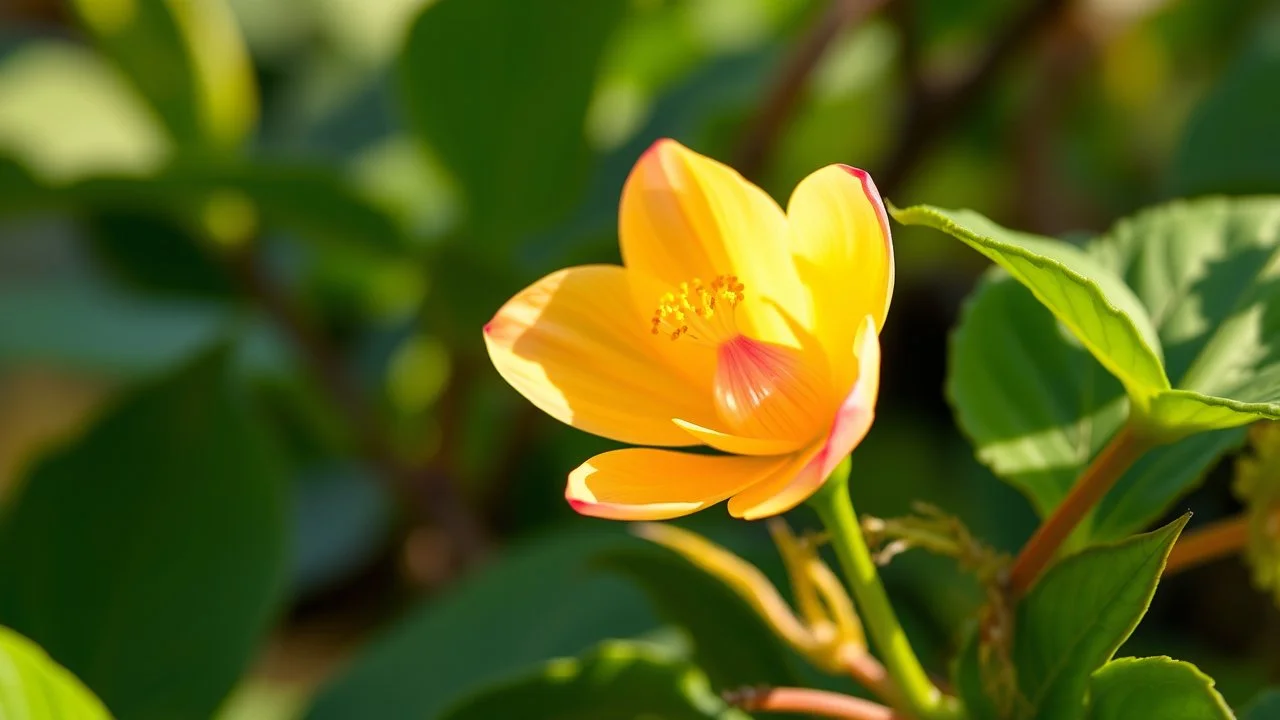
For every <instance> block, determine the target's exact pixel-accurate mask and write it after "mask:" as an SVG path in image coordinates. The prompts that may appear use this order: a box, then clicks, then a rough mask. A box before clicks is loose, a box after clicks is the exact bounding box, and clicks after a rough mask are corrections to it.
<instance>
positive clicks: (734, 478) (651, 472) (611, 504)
mask: <svg viewBox="0 0 1280 720" xmlns="http://www.w3.org/2000/svg"><path fill="white" fill-rule="evenodd" d="M790 459H791V458H790V456H786V455H784V456H769V457H747V456H740V455H694V454H691V453H683V452H675V451H672V450H651V449H648V448H629V449H626V450H614V451H612V452H607V453H604V454H601V455H597V456H595V457H593V458H591V459H590V460H588V461H587V462H585V463H583V464H582V465H581V466H580V467H578V469H577V470H574V471H573V472H572V473H570V474H569V484H568V486H567V487H566V488H565V493H564V495H565V499H567V500H568V501H569V504H570V505H572V506H573V509H574V510H577V511H578V512H580V513H582V514H583V515H591V516H594V517H603V518H610V519H613V520H664V519H667V518H673V517H679V516H681V515H688V514H689V513H692V512H696V511H698V510H701V509H703V508H705V507H707V506H709V505H714V504H716V503H718V502H720V501H721V500H724V499H725V498H727V497H729V496H730V495H733V494H734V493H736V492H738V491H739V490H742V489H743V488H745V487H747V486H749V485H752V484H754V483H757V482H760V481H761V480H763V479H765V478H767V477H769V476H770V475H771V474H772V473H774V472H775V471H777V470H778V468H780V467H783V466H785V465H786V464H787V463H788V462H789V461H790Z"/></svg>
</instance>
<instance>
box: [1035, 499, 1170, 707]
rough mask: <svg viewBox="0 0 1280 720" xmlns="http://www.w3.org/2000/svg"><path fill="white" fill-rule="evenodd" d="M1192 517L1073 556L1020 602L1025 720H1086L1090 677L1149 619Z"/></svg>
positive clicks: (1059, 564) (1051, 572)
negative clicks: (1174, 551)
mask: <svg viewBox="0 0 1280 720" xmlns="http://www.w3.org/2000/svg"><path fill="white" fill-rule="evenodd" d="M1188 517H1189V516H1183V517H1182V518H1179V519H1178V520H1176V521H1174V522H1173V523H1170V524H1169V525H1166V526H1165V527H1163V528H1161V529H1159V530H1156V531H1154V532H1150V533H1146V534H1144V535H1137V536H1135V537H1133V538H1130V539H1128V540H1124V541H1121V542H1119V543H1116V544H1114V545H1103V546H1097V547H1093V548H1090V549H1088V550H1085V551H1083V552H1081V553H1079V554H1078V555H1073V556H1071V557H1069V558H1066V559H1065V560H1063V561H1062V562H1060V563H1058V564H1057V565H1055V566H1054V567H1053V568H1052V569H1050V570H1049V572H1048V573H1046V574H1045V576H1044V577H1043V578H1042V579H1041V580H1040V582H1039V583H1037V584H1036V586H1035V587H1034V588H1032V590H1031V592H1030V593H1028V594H1027V596H1026V597H1025V598H1023V600H1022V601H1021V602H1020V603H1019V604H1018V608H1017V612H1016V615H1015V619H1014V629H1013V655H1012V657H1013V664H1014V667H1015V668H1016V669H1017V674H1018V690H1019V694H1020V701H1019V703H1018V707H1019V710H1020V711H1022V712H1023V715H1022V717H1026V718H1036V719H1037V720H1056V719H1058V718H1079V717H1080V716H1081V707H1082V704H1083V702H1084V697H1085V693H1086V691H1087V687H1088V682H1089V675H1090V674H1092V673H1093V672H1094V671H1095V670H1097V669H1098V668H1100V667H1102V665H1103V664H1104V663H1106V662H1107V661H1108V660H1110V659H1111V656H1112V655H1114V654H1115V652H1116V650H1118V649H1120V645H1121V644H1123V643H1124V641H1125V640H1126V639H1128V637H1129V634H1130V633H1132V632H1133V630H1134V628H1136V627H1137V626H1138V622H1139V621H1140V620H1141V619H1142V616H1143V615H1144V614H1146V612H1147V605H1148V604H1149V603H1150V602H1151V597H1152V596H1153V595H1154V594H1155V591H1156V584H1157V582H1159V579H1160V573H1161V572H1162V571H1163V570H1164V563H1165V558H1166V557H1168V555H1169V551H1170V550H1171V549H1173V544H1174V542H1175V541H1176V540H1177V539H1178V535H1179V533H1181V532H1182V528H1183V526H1184V525H1186V523H1187V518H1188Z"/></svg>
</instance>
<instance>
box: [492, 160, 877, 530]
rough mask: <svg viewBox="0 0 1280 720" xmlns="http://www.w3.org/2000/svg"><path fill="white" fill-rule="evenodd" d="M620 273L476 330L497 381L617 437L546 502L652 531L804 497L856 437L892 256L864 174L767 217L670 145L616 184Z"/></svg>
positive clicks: (595, 271) (769, 207)
mask: <svg viewBox="0 0 1280 720" xmlns="http://www.w3.org/2000/svg"><path fill="white" fill-rule="evenodd" d="M618 225H619V227H618V233H619V238H620V241H621V246H622V258H623V266H622V267H619V266H616V265H586V266H581V267H573V268H568V269H565V270H560V271H558V272H555V273H552V274H550V275H548V276H547V277H545V278H543V279H541V280H539V281H538V282H536V283H534V284H533V285H531V286H529V287H528V288H526V289H525V290H523V291H522V292H520V293H519V294H518V295H516V296H515V297H514V298H512V299H511V300H510V301H508V302H507V304H506V305H504V306H503V307H502V309H500V310H499V311H498V313H497V315H495V316H494V318H493V320H492V321H490V322H489V324H488V325H486V326H485V329H484V335H485V343H486V345H487V346H488V348H489V356H490V358H492V360H493V364H494V365H495V366H496V367H497V369H498V372H499V373H501V374H502V377H503V378H505V379H506V380H507V382H509V383H511V385H512V386H513V387H515V388H516V390H518V391H520V393H521V394H523V395H524V396H525V397H526V398H528V399H529V400H530V401H531V402H533V404H535V405H537V406H538V407H539V408H541V409H542V410H543V411H545V412H547V413H548V414H550V415H552V416H553V417H555V418H557V419H559V420H561V421H563V422H566V423H568V424H570V425H572V426H574V427H576V428H579V429H581V430H585V431H587V432H590V433H594V434H596V435H601V436H604V437H607V438H612V439H614V440H619V441H622V442H625V443H630V444H633V445H649V446H660V447H683V446H692V445H708V446H710V447H712V448H714V449H716V450H720V451H722V452H723V453H725V454H720V455H710V454H694V453H686V452H679V451H674V450H663V449H656V448H628V449H624V450H615V451H612V452H606V453H603V454H601V455H597V456H596V457H593V458H591V459H590V460H588V461H587V462H586V463H584V464H582V465H581V466H580V467H579V468H578V469H576V470H574V471H573V472H572V473H570V475H569V483H568V487H567V489H566V491H565V496H566V498H567V499H568V500H569V502H570V503H571V504H572V505H573V507H574V508H575V509H576V510H577V511H578V512H580V513H583V514H585V515H594V516H598V517H607V518H615V519H622V520H655V519H663V518H670V517H677V516H680V515H686V514H688V513H691V512H694V511H697V510H700V509H702V508H704V507H707V506H709V505H712V504H715V503H718V502H720V501H722V500H725V499H726V498H729V499H730V500H729V512H730V513H732V514H733V515H735V516H738V517H743V518H747V519H754V518H760V517H765V516H769V515H775V514H778V513H781V512H785V511H786V510H789V509H791V508H792V507H794V506H796V505H797V504H799V503H800V502H803V501H804V500H805V499H806V498H808V497H809V496H810V495H812V494H813V493H814V492H815V491H816V490H817V489H818V488H819V487H820V486H821V484H822V482H823V480H824V479H826V477H827V476H828V475H829V474H830V472H831V471H832V470H833V469H834V468H835V466H836V465H838V464H839V463H840V461H841V460H842V459H843V458H844V457H845V456H846V455H848V454H849V452H850V451H852V450H853V448H854V447H855V446H856V445H857V444H858V443H859V442H861V441H862V438H863V437H864V436H865V435H866V433H867V431H868V429H869V428H870V426H871V421H872V418H873V416H874V412H875V403H876V396H877V394H878V391H879V384H880V342H879V337H878V334H879V331H880V328H881V326H882V325H883V323H884V318H885V313H886V312H887V310H888V307H889V299H890V297H891V295H892V293H893V279H894V270H893V247H892V244H891V241H890V237H889V225H888V220H887V218H886V215H885V211H884V205H883V203H882V202H881V200H880V195H879V193H878V192H877V191H876V188H875V184H874V183H873V182H872V181H871V178H870V176H868V175H867V174H866V173H865V172H863V171H861V170H857V169H854V168H851V167H847V166H844V165H832V166H828V167H825V168H823V169H821V170H818V171H817V172H815V173H813V174H812V175H810V176H809V177H807V178H805V179H804V181H802V182H801V183H800V185H799V186H797V187H796V189H795V191H794V192H793V193H792V196H791V200H790V202H789V204H788V206H787V210H786V211H785V212H784V211H783V210H782V208H780V207H778V205H777V203H775V202H774V201H773V200H772V199H771V198H770V197H769V196H768V195H767V194H765V193H764V191H762V190H760V189H759V188H757V187H756V186H754V185H752V184H751V183H749V182H747V181H746V180H744V179H743V178H742V176H741V175H739V174H738V173H737V172H735V171H734V170H732V169H731V168H729V167H727V166H725V165H722V164H721V163H718V162H716V161H714V160H712V159H710V158H707V157H703V156H702V155H699V154H697V153H695V152H693V151H691V150H689V149H688V148H685V147H683V146H682V145H680V144H679V143H677V142H675V141H672V140H661V141H659V142H657V143H656V144H654V146H653V147H651V148H650V149H649V150H648V151H647V152H646V153H645V154H644V155H643V156H642V157H641V158H640V160H639V162H637V163H636V166H635V168H634V169H633V170H632V171H631V175H630V176H629V177H628V179H627V182H626V185H625V186H624V187H623V190H622V205H621V209H620V217H619V223H618Z"/></svg>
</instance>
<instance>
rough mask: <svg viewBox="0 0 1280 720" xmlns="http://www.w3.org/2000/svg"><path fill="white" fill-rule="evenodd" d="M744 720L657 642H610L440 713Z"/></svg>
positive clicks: (575, 719) (571, 719)
mask: <svg viewBox="0 0 1280 720" xmlns="http://www.w3.org/2000/svg"><path fill="white" fill-rule="evenodd" d="M516 717H518V718H521V720H648V719H649V718H652V719H653V720H659V719H660V720H712V719H714V720H744V719H745V718H746V717H747V716H746V715H745V714H743V713H742V712H740V711H738V710H734V709H732V708H730V707H729V706H728V705H726V704H725V702H724V700H721V699H720V696H719V695H717V694H716V693H715V692H714V691H713V690H712V689H711V684H710V682H708V680H707V677H706V676H705V675H703V674H702V672H701V671H700V670H699V669H698V668H697V667H696V666H694V665H693V664H691V663H689V661H687V660H685V659H683V658H681V657H680V656H679V654H678V653H676V652H673V651H671V650H670V649H668V648H664V647H662V646H659V645H653V644H649V643H641V642H635V641H620V640H615V641H610V642H605V643H603V644H601V645H600V646H599V647H597V648H596V649H594V650H593V651H591V652H590V653H587V654H585V655H583V656H582V657H581V658H578V659H570V658H562V659H558V660H552V661H551V662H548V663H546V664H545V665H543V666H542V667H541V668H539V669H538V670H537V671H536V672H534V673H533V674H531V675H528V676H526V677H522V678H520V679H517V680H509V681H507V682H504V683H501V684H498V685H496V686H494V687H491V688H487V689H485V690H483V691H481V692H480V693H477V694H476V695H474V696H472V697H471V698H469V699H467V700H465V701H463V702H461V703H459V704H458V705H456V706H454V707H452V708H450V709H449V710H448V711H447V712H445V713H444V714H443V715H441V716H440V720H493V719H494V718H516Z"/></svg>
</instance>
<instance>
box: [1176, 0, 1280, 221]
mask: <svg viewBox="0 0 1280 720" xmlns="http://www.w3.org/2000/svg"><path fill="white" fill-rule="evenodd" d="M1277 85H1280V15H1277V14H1275V13H1272V17H1271V18H1270V20H1269V21H1267V22H1263V23H1260V24H1259V25H1258V27H1257V28H1256V29H1255V31H1254V32H1253V36H1252V37H1251V38H1249V39H1248V40H1246V42H1244V43H1243V48H1242V50H1241V52H1240V54H1239V55H1238V56H1237V57H1236V58H1235V59H1234V60H1233V61H1232V62H1231V63H1230V64H1229V65H1228V66H1227V68H1226V69H1225V70H1224V71H1223V73H1222V74H1221V75H1220V76H1219V79H1218V80H1217V81H1216V82H1215V83H1214V84H1213V86H1212V88H1211V89H1210V90H1209V93H1208V95H1207V96H1206V97H1205V98H1204V100H1202V101H1201V102H1200V105H1199V106H1198V107H1196V108H1195V110H1194V111H1193V112H1192V113H1191V117H1190V118H1189V119H1188V120H1187V123H1186V130H1185V131H1184V133H1183V136H1182V139H1181V141H1180V142H1179V144H1178V148H1177V151H1176V152H1175V153H1174V157H1173V162H1172V163H1171V168H1170V172H1169V178H1168V183H1167V185H1168V187H1169V190H1170V194H1171V195H1174V196H1190V195H1200V194H1205V193H1232V194H1246V193H1261V192H1268V193H1274V192H1280V163H1276V161H1275V158H1276V157H1280V135H1278V134H1277V133H1276V132H1275V123H1274V122H1272V120H1273V119H1274V118H1275V117H1276V116H1277V115H1280V95H1278V94H1277V93H1276V92H1275V91H1274V90H1275V88H1276V86H1277Z"/></svg>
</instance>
